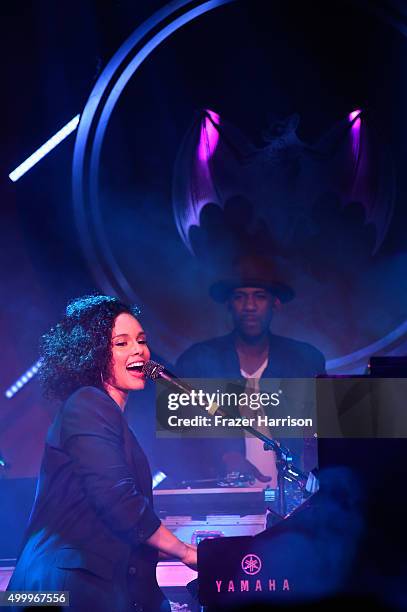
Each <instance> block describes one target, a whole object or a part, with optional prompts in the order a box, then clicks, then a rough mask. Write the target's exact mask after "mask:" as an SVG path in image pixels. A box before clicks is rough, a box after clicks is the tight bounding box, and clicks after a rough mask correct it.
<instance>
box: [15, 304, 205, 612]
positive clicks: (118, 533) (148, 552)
mask: <svg viewBox="0 0 407 612" xmlns="http://www.w3.org/2000/svg"><path fill="white" fill-rule="evenodd" d="M137 314H138V312H136V311H135V310H134V309H132V308H130V307H128V306H126V305H125V304H123V303H121V302H120V301H118V300H117V299H116V298H112V297H108V296H104V295H97V296H86V297H83V298H78V299H76V300H74V301H73V302H72V303H70V304H69V305H68V307H67V310H66V315H65V317H64V318H63V320H62V321H61V322H60V323H59V324H58V325H56V327H54V328H53V329H51V331H50V332H49V333H48V334H46V335H45V336H44V337H43V342H42V353H43V354H42V366H41V377H42V382H43V385H44V390H45V394H46V395H47V396H48V397H53V398H58V399H61V400H64V403H63V405H62V407H61V409H60V411H59V413H58V415H57V417H56V419H55V421H54V423H53V424H52V425H51V428H50V430H49V432H48V435H47V440H46V445H45V451H44V456H43V459H42V465H41V473H40V479H39V483H38V488H37V495H36V499H35V503H34V507H33V510H32V512H31V517H30V522H29V526H28V529H27V532H26V535H25V540H24V547H23V550H22V552H21V555H20V557H19V559H18V562H17V566H16V569H15V571H14V574H13V576H12V579H11V581H10V584H9V586H8V590H9V591H16V590H20V591H21V590H25V591H69V594H70V606H69V610H71V611H72V612H77V611H78V612H80V611H82V610H83V611H86V612H124V611H127V610H132V611H133V612H134V611H141V610H143V611H151V612H152V611H156V610H169V609H170V608H169V604H168V602H167V600H166V599H165V598H164V596H163V594H162V592H161V591H160V589H159V587H158V584H157V581H156V576H155V571H156V563H157V558H158V553H159V551H161V552H162V553H165V554H167V555H170V556H172V557H176V558H178V559H180V560H181V561H182V562H183V563H185V564H186V565H188V566H189V567H191V568H194V569H195V567H196V548H195V547H193V546H190V545H188V544H185V543H183V542H181V541H180V540H178V538H176V537H175V536H174V535H173V534H172V533H171V532H170V531H169V530H168V529H167V528H166V527H164V525H162V524H161V523H160V520H159V518H158V517H157V515H156V514H155V513H154V510H153V498H152V491H151V473H150V469H149V466H148V462H147V459H146V457H145V455H144V453H143V451H142V449H141V448H140V446H139V444H138V442H137V440H136V438H135V436H134V434H133V433H132V431H131V430H130V429H129V427H128V425H127V422H126V420H125V418H124V417H123V411H124V408H125V405H126V400H127V397H128V394H129V392H130V391H139V390H142V389H143V388H144V385H145V378H144V375H143V373H142V367H143V364H144V363H145V362H146V361H147V360H148V359H149V357H150V351H149V349H148V346H147V341H146V335H145V332H144V330H143V328H142V326H141V324H140V323H139V321H138V320H137V318H136V316H137ZM67 609H68V608H67Z"/></svg>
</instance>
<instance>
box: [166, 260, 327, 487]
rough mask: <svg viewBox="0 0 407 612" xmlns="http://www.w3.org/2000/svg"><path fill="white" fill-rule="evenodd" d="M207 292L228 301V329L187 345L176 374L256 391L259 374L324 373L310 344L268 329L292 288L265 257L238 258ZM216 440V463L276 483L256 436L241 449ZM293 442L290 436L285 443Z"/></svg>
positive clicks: (320, 359) (308, 375) (320, 357)
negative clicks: (235, 382)
mask: <svg viewBox="0 0 407 612" xmlns="http://www.w3.org/2000/svg"><path fill="white" fill-rule="evenodd" d="M210 296H211V297H212V299H214V300H215V301H216V302H218V303H221V304H226V305H227V308H228V310H229V312H230V315H231V318H232V322H233V331H232V332H231V333H230V334H227V335H226V336H221V337H217V338H211V339H210V340H207V341H205V342H199V343H197V344H194V345H192V346H191V347H190V348H188V349H187V350H186V351H185V352H184V353H182V355H181V356H180V357H179V358H178V361H177V364H176V371H177V373H178V375H179V376H183V377H185V378H224V379H231V380H236V379H239V378H241V379H242V380H243V379H246V390H247V391H248V392H249V391H250V392H256V391H257V392H258V390H259V380H260V379H261V378H311V377H314V376H316V375H318V374H323V373H324V372H325V358H324V356H323V355H322V353H321V352H320V351H318V350H317V349H316V348H315V347H314V346H312V345H311V344H308V343H305V342H299V341H298V340H293V339H291V338H286V337H282V336H277V335H275V334H273V333H271V331H270V324H271V321H272V318H273V312H274V310H275V308H276V307H278V306H280V304H282V303H285V302H288V301H290V300H292V299H293V298H294V291H293V290H292V289H291V288H290V287H289V286H287V285H285V284H284V283H282V282H280V280H277V277H276V274H275V272H273V271H272V267H271V262H270V261H268V260H265V259H263V258H259V257H253V256H251V257H245V258H243V259H240V261H239V262H238V263H237V264H236V265H235V266H234V267H233V269H232V270H231V273H230V274H229V275H228V276H227V277H226V278H224V279H223V280H220V281H217V282H216V283H214V284H213V285H212V286H211V287H210ZM264 433H265V434H266V435H270V432H268V431H266V430H265V431H264ZM211 442H212V445H213V442H214V440H212V441H211ZM220 442H222V443H224V444H223V448H222V449H219V448H218V449H213V446H212V449H213V452H214V453H215V454H218V455H220V461H219V458H218V460H217V463H218V465H217V467H218V468H223V471H226V472H230V471H236V470H239V471H241V472H242V473H247V474H249V475H251V476H253V477H255V479H256V481H257V484H259V483H262V482H263V483H264V482H268V483H269V484H270V485H271V486H276V468H275V461H272V460H271V459H272V457H270V455H274V453H270V452H268V453H265V452H264V451H263V450H262V443H261V442H260V441H258V440H257V439H256V438H251V437H249V438H246V440H245V448H244V447H243V446H242V441H240V448H238V447H237V446H236V440H228V441H226V440H219V443H220ZM297 442H298V441H297V440H292V441H291V442H290V446H291V447H295V446H296V443H297ZM214 446H218V445H214ZM294 450H295V448H294ZM216 451H218V452H217V453H216ZM296 459H297V461H298V460H299V458H298V457H296ZM303 459H304V457H301V460H303ZM305 463H306V462H305ZM303 467H305V468H307V467H309V469H311V468H312V467H314V466H307V465H305V466H303Z"/></svg>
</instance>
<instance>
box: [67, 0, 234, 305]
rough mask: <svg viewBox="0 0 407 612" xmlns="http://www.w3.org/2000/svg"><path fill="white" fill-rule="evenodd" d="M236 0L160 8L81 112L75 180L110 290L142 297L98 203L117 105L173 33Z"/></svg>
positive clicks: (85, 230)
mask: <svg viewBox="0 0 407 612" xmlns="http://www.w3.org/2000/svg"><path fill="white" fill-rule="evenodd" d="M234 1H235V0H209V1H205V2H202V0H200V1H197V0H195V1H193V0H177V1H173V2H170V3H169V4H167V5H166V6H165V7H163V8H162V9H160V10H159V11H157V12H156V13H154V15H152V16H151V17H150V18H149V19H147V21H145V22H144V23H143V24H141V25H140V26H139V27H138V28H137V29H136V30H135V31H134V32H133V33H132V34H131V36H130V37H129V38H128V39H127V40H126V41H125V42H124V44H123V45H122V46H121V47H120V49H119V50H118V51H117V52H116V53H115V55H114V56H113V57H112V59H111V60H110V61H109V63H108V64H107V66H106V67H105V69H104V70H103V72H102V73H101V75H100V76H99V78H98V80H97V82H96V84H95V86H94V88H93V90H92V92H91V94H90V96H89V99H88V101H87V103H86V105H85V108H84V110H83V113H82V115H81V119H80V123H79V127H78V131H77V136H76V141H75V149H74V156H73V169H72V186H73V202H74V211H75V219H76V224H77V228H78V231H79V236H80V239H81V242H82V247H83V250H84V254H85V257H86V259H87V261H88V263H89V265H90V267H91V269H92V272H93V274H94V276H95V278H96V280H97V282H98V283H99V286H100V287H101V288H103V290H104V291H105V292H106V293H108V294H116V295H125V296H126V297H127V298H128V299H130V300H132V301H133V302H138V301H139V300H138V298H137V295H135V293H134V291H133V289H132V287H131V286H130V284H129V283H128V281H127V279H126V278H125V276H124V274H123V273H122V271H121V269H120V267H119V265H118V264H117V262H116V259H115V257H114V255H113V253H112V251H111V249H110V245H109V242H108V240H107V237H106V235H105V232H104V229H103V224H102V219H101V216H100V209H99V205H98V200H99V198H98V181H99V161H100V153H101V148H102V144H103V139H104V136H105V132H106V128H107V125H108V123H109V120H110V117H111V114H112V112H113V109H114V107H115V105H116V103H117V101H118V99H119V97H120V95H121V93H122V92H123V90H124V88H125V87H126V85H127V83H128V82H129V80H130V79H131V77H132V76H133V75H134V73H135V72H136V70H137V69H138V68H139V67H140V65H141V64H142V62H143V61H144V60H145V59H146V58H147V57H148V56H149V55H150V54H151V53H152V51H154V49H156V48H157V47H158V45H159V44H161V43H162V42H163V41H164V40H166V39H167V38H168V37H169V36H170V35H171V34H173V33H174V32H176V31H177V30H178V29H179V28H181V27H182V26H183V25H185V24H187V23H189V22H190V21H192V20H193V19H196V18H197V17H199V16H200V15H202V14H204V13H207V12H208V11H210V10H212V9H214V8H217V7H219V6H222V5H224V4H229V3H231V2H234Z"/></svg>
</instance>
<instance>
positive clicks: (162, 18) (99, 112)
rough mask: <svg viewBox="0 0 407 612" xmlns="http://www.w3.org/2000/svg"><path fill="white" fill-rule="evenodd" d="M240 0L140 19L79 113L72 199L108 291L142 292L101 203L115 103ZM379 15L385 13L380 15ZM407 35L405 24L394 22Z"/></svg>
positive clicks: (182, 0)
mask: <svg viewBox="0 0 407 612" xmlns="http://www.w3.org/2000/svg"><path fill="white" fill-rule="evenodd" d="M235 1H236V0H207V1H205V2H203V1H202V0H200V1H199V0H195V1H194V0H178V1H177V0H174V1H173V2H170V3H169V4H167V5H166V6H164V7H163V8H162V9H160V10H158V11H157V12H156V13H154V14H153V15H152V16H151V17H150V18H149V19H147V20H146V21H145V22H144V23H142V24H141V25H140V26H139V27H138V28H136V30H134V32H133V33H132V34H131V35H130V36H129V38H128V39H127V40H126V41H125V42H124V43H123V45H122V46H121V47H120V48H119V50H118V51H117V52H116V53H115V55H114V56H113V57H112V59H111V60H110V61H109V63H108V64H107V66H106V67H105V69H104V70H103V72H102V73H101V75H100V76H99V78H98V80H97V82H96V84H95V86H94V88H93V90H92V92H91V94H90V96H89V99H88V101H87V103H86V105H85V108H84V110H83V112H82V114H81V119H80V123H79V127H78V131H77V135H76V140H75V149H74V155H73V167H72V188H73V203H74V213H75V219H76V224H77V228H78V232H79V236H80V240H81V243H82V248H83V251H84V255H85V257H86V259H87V262H88V264H89V265H90V267H91V269H92V272H93V274H94V276H95V278H96V280H97V282H98V284H99V286H100V287H101V288H102V289H103V291H105V292H106V293H108V294H116V295H125V296H126V297H127V298H128V299H130V300H131V301H133V302H138V301H139V299H138V296H137V295H136V294H135V293H134V291H133V289H132V287H131V285H130V284H129V283H128V281H127V279H126V278H125V276H124V274H123V273H122V271H121V269H120V266H119V265H118V263H117V262H116V259H115V257H114V255H113V253H112V251H111V249H110V245H109V242H108V240H107V237H106V234H105V231H104V229H103V224H102V219H101V216H100V209H99V205H98V203H99V198H98V181H99V162H100V153H101V148H102V144H103V139H104V136H105V132H106V128H107V125H108V123H109V120H110V116H111V114H112V112H113V110H114V107H115V105H116V103H117V101H118V99H119V97H120V95H121V93H122V92H123V90H124V88H125V87H126V85H127V83H128V82H129V80H130V79H131V77H132V76H133V75H134V73H135V72H136V70H137V69H138V68H139V67H140V65H141V64H142V63H143V61H144V60H145V59H146V58H147V57H148V56H149V55H150V54H151V53H152V52H153V51H154V49H156V48H157V47H158V45H160V44H161V43H162V42H163V41H164V40H166V39H167V38H168V37H169V36H171V34H173V33H174V32H176V31H177V30H178V29H179V28H181V27H182V26H183V25H185V24H187V23H189V22H190V21H192V20H193V19H196V18H197V17H199V16H200V15H203V14H204V13H207V12H208V11H210V10H212V9H214V8H217V7H219V6H222V5H225V4H230V3H232V2H235ZM379 17H382V18H383V17H384V18H386V17H385V16H383V15H379ZM391 25H393V26H395V27H396V28H397V29H399V30H400V31H401V33H402V34H404V35H405V32H404V30H402V29H400V27H399V26H398V25H397V24H395V23H391ZM406 332H407V321H405V322H404V323H402V324H401V325H400V326H399V327H397V328H396V329H395V330H393V331H391V332H390V333H389V334H387V335H386V336H384V337H383V338H381V339H380V340H378V341H376V342H373V343H371V344H369V345H367V346H365V347H364V348H362V349H360V350H358V351H354V352H352V353H348V354H347V355H343V356H342V357H339V358H337V359H331V360H330V361H328V362H327V369H328V370H333V369H340V368H342V367H345V366H348V365H350V364H356V363H358V362H361V361H362V360H363V359H366V358H367V357H370V356H371V355H372V354H373V353H375V352H376V351H378V350H381V349H383V348H385V347H386V346H388V345H389V344H391V343H394V342H395V341H396V340H398V339H399V338H400V337H402V336H403V335H404V334H405V333H406Z"/></svg>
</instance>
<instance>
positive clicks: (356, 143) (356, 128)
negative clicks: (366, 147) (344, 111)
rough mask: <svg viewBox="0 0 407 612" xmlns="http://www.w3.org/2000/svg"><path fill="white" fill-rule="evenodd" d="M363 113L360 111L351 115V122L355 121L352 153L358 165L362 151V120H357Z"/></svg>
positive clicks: (355, 111)
mask: <svg viewBox="0 0 407 612" xmlns="http://www.w3.org/2000/svg"><path fill="white" fill-rule="evenodd" d="M361 112H362V111H361V110H360V109H357V110H354V111H352V112H351V113H349V121H354V123H353V125H352V153H353V159H354V162H355V163H357V161H358V158H359V149H360V127H361V125H362V120H361V119H360V117H359V118H358V119H355V118H356V117H357V116H358V115H360V113H361Z"/></svg>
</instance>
